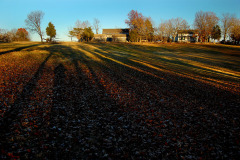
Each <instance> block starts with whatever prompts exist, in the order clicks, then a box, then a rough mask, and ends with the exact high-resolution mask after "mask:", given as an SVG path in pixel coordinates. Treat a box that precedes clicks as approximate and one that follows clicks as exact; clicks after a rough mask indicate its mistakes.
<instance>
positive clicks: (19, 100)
mask: <svg viewBox="0 0 240 160" xmlns="http://www.w3.org/2000/svg"><path fill="white" fill-rule="evenodd" d="M51 56H52V53H50V54H49V55H48V56H47V57H46V59H45V60H44V61H43V62H42V64H41V65H40V66H39V68H38V70H37V72H36V73H35V74H34V76H33V77H32V78H31V79H30V80H29V81H28V83H27V84H26V85H25V86H24V87H23V90H22V92H21V93H19V94H18V95H17V97H16V100H15V101H14V103H13V104H12V105H11V108H10V110H8V111H7V113H5V115H4V117H3V119H2V120H1V126H0V133H1V138H0V139H1V141H2V142H1V143H2V144H5V145H7V142H5V140H7V139H6V136H7V135H6V133H8V132H9V131H10V130H11V128H10V126H11V124H12V123H13V122H14V120H15V119H16V118H17V117H18V116H17V115H18V113H19V112H21V110H22V109H23V107H26V106H27V104H28V103H29V102H30V98H31V97H32V96H33V94H34V93H33V90H34V88H36V86H37V82H38V80H39V79H40V78H41V75H42V74H43V69H44V66H45V64H46V63H47V61H48V60H49V58H50V57H51ZM5 145H2V147H6V146H5Z"/></svg>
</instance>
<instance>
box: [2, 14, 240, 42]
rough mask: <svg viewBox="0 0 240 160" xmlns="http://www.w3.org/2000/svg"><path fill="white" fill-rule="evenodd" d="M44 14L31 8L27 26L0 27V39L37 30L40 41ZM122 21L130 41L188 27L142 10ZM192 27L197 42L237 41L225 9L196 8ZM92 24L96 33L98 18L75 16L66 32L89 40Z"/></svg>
mask: <svg viewBox="0 0 240 160" xmlns="http://www.w3.org/2000/svg"><path fill="white" fill-rule="evenodd" d="M43 17H44V13H43V12H42V11H33V12H31V13H29V14H28V15H27V19H26V20H25V23H26V26H27V28H26V29H25V28H19V29H18V30H11V31H6V30H1V29H0V41H4V42H11V41H29V40H30V38H29V33H28V31H27V30H29V31H31V32H35V33H37V34H38V35H39V36H40V38H41V42H43V40H44V38H43V36H44V31H42V28H41V24H42V20H43ZM125 23H126V24H127V25H128V26H129V29H130V32H129V41H131V42H141V41H168V42H171V41H175V38H176V37H177V33H178V31H179V30H189V29H190V25H189V24H188V22H187V21H186V20H185V19H183V18H181V17H177V18H172V19H169V20H165V21H162V22H161V23H160V24H159V26H158V27H154V26H153V21H152V19H151V17H146V16H143V15H142V13H140V12H138V11H135V10H131V11H130V12H129V13H128V19H126V20H125ZM193 26H194V28H193V29H194V30H195V31H196V33H197V34H198V36H199V40H200V42H209V39H210V38H211V39H214V40H215V39H217V40H219V39H220V38H221V36H223V41H226V40H227V39H231V40H233V41H235V43H237V42H238V43H239V41H240V32H239V30H240V19H238V18H236V16H235V15H231V14H229V13H225V14H223V15H222V17H220V18H219V17H217V16H216V14H215V13H214V12H203V11H199V12H196V14H195V19H194V24H193ZM92 28H94V29H95V31H96V34H98V33H99V29H100V21H99V20H98V19H94V23H93V26H91V25H90V23H89V21H83V22H81V21H80V20H77V21H76V23H75V26H74V27H73V28H71V29H69V32H68V36H69V37H70V38H71V39H72V38H73V37H75V38H77V39H78V41H79V42H81V41H91V40H92V39H93V37H94V33H93V30H92ZM46 34H47V36H49V38H47V39H45V40H46V41H49V42H52V41H54V39H55V38H56V29H55V26H54V25H53V24H52V23H51V22H49V24H48V27H47V28H46Z"/></svg>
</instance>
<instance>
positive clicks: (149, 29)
mask: <svg viewBox="0 0 240 160" xmlns="http://www.w3.org/2000/svg"><path fill="white" fill-rule="evenodd" d="M125 23H126V24H127V25H128V26H129V27H130V40H131V41H137V42H139V41H140V42H141V41H142V39H146V40H148V39H151V37H152V36H153V34H154V29H153V25H152V22H151V18H150V17H144V16H143V15H142V13H139V12H138V11H134V10H131V11H130V12H129V13H128V19H127V20H126V21H125Z"/></svg>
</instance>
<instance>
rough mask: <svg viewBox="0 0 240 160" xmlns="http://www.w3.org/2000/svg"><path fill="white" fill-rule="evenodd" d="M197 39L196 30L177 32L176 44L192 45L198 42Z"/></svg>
mask: <svg viewBox="0 0 240 160" xmlns="http://www.w3.org/2000/svg"><path fill="white" fill-rule="evenodd" d="M198 39H199V36H198V33H197V30H179V31H178V32H177V37H176V41H177V42H185V43H193V42H198Z"/></svg>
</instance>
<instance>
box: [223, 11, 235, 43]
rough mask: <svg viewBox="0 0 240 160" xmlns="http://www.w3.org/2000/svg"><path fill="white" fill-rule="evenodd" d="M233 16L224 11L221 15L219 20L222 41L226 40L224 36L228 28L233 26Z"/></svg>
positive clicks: (228, 32) (227, 32)
mask: <svg viewBox="0 0 240 160" xmlns="http://www.w3.org/2000/svg"><path fill="white" fill-rule="evenodd" d="M234 18H235V16H234V15H230V14H229V13H224V14H223V15H222V18H221V22H222V32H223V40H224V41H226V37H227V36H229V34H230V28H231V27H232V26H233V22H234Z"/></svg>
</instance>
